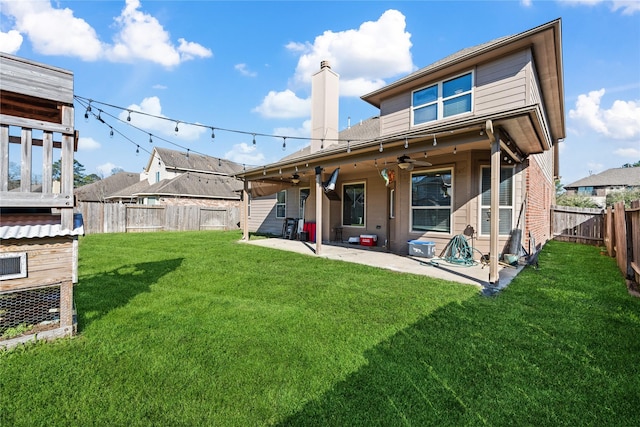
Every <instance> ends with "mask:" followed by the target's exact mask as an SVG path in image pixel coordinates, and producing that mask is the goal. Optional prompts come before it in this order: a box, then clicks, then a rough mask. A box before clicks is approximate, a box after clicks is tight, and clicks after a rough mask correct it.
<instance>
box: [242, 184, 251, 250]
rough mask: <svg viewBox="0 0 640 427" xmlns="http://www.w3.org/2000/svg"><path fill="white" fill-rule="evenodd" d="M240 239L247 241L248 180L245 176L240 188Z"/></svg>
mask: <svg viewBox="0 0 640 427" xmlns="http://www.w3.org/2000/svg"><path fill="white" fill-rule="evenodd" d="M242 218H243V219H244V221H243V222H242V240H244V241H247V242H248V241H249V181H247V179H246V178H245V180H244V187H243V189H242Z"/></svg>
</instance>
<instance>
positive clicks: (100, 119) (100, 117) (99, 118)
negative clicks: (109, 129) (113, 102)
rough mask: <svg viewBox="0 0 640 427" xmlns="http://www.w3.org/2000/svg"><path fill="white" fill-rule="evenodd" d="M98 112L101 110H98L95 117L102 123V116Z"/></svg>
mask: <svg viewBox="0 0 640 427" xmlns="http://www.w3.org/2000/svg"><path fill="white" fill-rule="evenodd" d="M100 113H102V110H98V117H97V118H98V121H99V122H100V123H104V120H102V116H101V115H100Z"/></svg>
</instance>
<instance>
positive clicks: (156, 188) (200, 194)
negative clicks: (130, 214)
mask: <svg viewBox="0 0 640 427" xmlns="http://www.w3.org/2000/svg"><path fill="white" fill-rule="evenodd" d="M242 188H243V183H242V182H241V181H239V180H237V179H235V178H231V177H225V176H219V175H210V174H206V173H198V172H186V173H183V174H181V175H179V176H177V177H175V178H172V179H163V180H162V181H160V182H157V183H155V184H153V185H151V186H149V187H147V188H146V189H144V190H142V191H140V192H138V193H135V196H137V197H148V196H164V197H192V198H204V199H235V200H239V199H240V193H239V192H240V191H241V190H242Z"/></svg>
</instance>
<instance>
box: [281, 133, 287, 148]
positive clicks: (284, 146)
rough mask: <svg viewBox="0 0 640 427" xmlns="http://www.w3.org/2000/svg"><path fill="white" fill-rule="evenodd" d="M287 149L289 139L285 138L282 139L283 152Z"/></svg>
mask: <svg viewBox="0 0 640 427" xmlns="http://www.w3.org/2000/svg"><path fill="white" fill-rule="evenodd" d="M286 149H287V137H286V136H283V137H282V151H284V150H286Z"/></svg>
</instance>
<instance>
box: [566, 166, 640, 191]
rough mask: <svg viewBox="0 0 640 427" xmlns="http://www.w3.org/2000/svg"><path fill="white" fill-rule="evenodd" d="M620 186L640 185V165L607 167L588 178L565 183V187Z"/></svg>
mask: <svg viewBox="0 0 640 427" xmlns="http://www.w3.org/2000/svg"><path fill="white" fill-rule="evenodd" d="M618 186H627V187H640V167H634V168H613V169H607V170H606V171H604V172H600V173H598V174H595V175H589V176H588V177H586V178H582V179H579V180H577V181H575V182H572V183H571V184H569V185H565V186H564V188H565V189H574V188H578V187H618Z"/></svg>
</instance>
